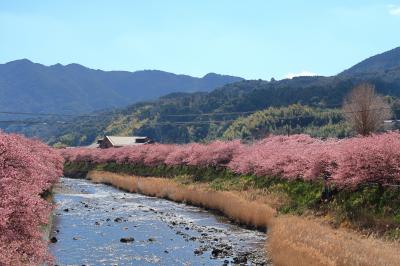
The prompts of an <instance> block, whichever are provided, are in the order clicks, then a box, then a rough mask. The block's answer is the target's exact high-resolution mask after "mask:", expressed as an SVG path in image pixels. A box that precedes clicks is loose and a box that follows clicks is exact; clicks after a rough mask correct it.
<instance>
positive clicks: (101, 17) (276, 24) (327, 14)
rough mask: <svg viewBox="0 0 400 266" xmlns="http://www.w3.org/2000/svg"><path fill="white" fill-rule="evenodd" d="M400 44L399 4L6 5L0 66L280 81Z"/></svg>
mask: <svg viewBox="0 0 400 266" xmlns="http://www.w3.org/2000/svg"><path fill="white" fill-rule="evenodd" d="M397 46H400V0H396V1H388V2H386V1H382V0H381V1H368V0H353V1H348V0H342V1H341V0H335V1H316V0H315V1H311V0H310V1H304V0H303V1H300V0H299V1H284V0H280V1H267V0H264V1H263V0H259V1H257V0H246V1H245V0H242V1H239V0H201V1H200V0H198V1H195V0H191V1H188V0H186V1H185V0H142V1H135V0H130V1H129V0H126V1H122V0H121V1H118V0H109V1H101V0H96V1H94V0H57V1H54V0H49V1H43V0H35V1H33V0H26V1H23V0H9V1H7V0H0V63H5V62H8V61H12V60H16V59H20V58H28V59H30V60H32V61H34V62H38V63H42V64H45V65H52V64H55V63H62V64H68V63H79V64H82V65H85V66H88V67H91V68H99V69H104V70H128V71H135V70H142V69H160V70H165V71H169V72H174V73H180V74H189V75H194V76H203V75H204V74H206V73H208V72H216V73H224V74H231V75H237V76H241V77H244V78H249V79H258V78H262V79H270V78H271V77H275V78H278V79H281V78H284V77H286V76H288V75H292V74H298V73H317V74H320V75H334V74H336V73H338V72H340V71H342V70H344V69H345V68H348V67H350V66H351V65H353V64H355V63H357V62H359V61H360V60H362V59H365V58H366V57H369V56H371V55H374V54H377V53H380V52H383V51H386V50H389V49H392V48H395V47H397Z"/></svg>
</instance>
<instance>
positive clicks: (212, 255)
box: [50, 178, 269, 265]
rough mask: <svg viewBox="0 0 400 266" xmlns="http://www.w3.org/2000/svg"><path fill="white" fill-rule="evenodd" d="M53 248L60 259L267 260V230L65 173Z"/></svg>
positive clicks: (260, 262)
mask: <svg viewBox="0 0 400 266" xmlns="http://www.w3.org/2000/svg"><path fill="white" fill-rule="evenodd" d="M55 191H56V193H55V202H56V209H55V211H54V213H55V219H54V226H53V229H52V231H53V232H52V240H53V241H52V242H55V243H51V244H50V252H51V253H52V254H53V255H54V257H55V260H56V263H57V264H58V265H232V264H243V265H266V264H269V260H268V259H267V257H266V254H265V240H266V234H265V233H262V232H258V231H253V230H248V229H245V228H241V227H239V226H237V225H234V224H232V223H230V222H229V221H228V220H227V219H226V218H224V217H222V216H219V215H216V214H214V213H211V212H208V211H205V210H203V209H200V208H197V207H192V206H187V205H185V204H181V203H175V202H171V201H167V200H164V199H158V198H153V197H147V196H143V195H139V194H134V193H125V192H123V191H120V190H118V189H115V188H112V187H110V186H106V185H103V184H94V183H91V182H90V181H87V180H80V179H68V178H62V180H61V182H60V184H59V186H58V188H57V189H56V190H55Z"/></svg>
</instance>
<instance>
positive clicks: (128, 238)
mask: <svg viewBox="0 0 400 266" xmlns="http://www.w3.org/2000/svg"><path fill="white" fill-rule="evenodd" d="M119 241H120V242H121V243H130V242H133V241H135V239H134V238H133V237H121V239H120V240H119Z"/></svg>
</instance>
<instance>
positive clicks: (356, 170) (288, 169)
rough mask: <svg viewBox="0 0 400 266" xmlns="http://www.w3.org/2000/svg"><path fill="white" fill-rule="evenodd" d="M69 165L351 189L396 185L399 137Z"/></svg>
mask: <svg viewBox="0 0 400 266" xmlns="http://www.w3.org/2000/svg"><path fill="white" fill-rule="evenodd" d="M62 155H63V156H64V158H65V160H66V161H68V162H88V163H94V164H96V163H107V162H116V163H118V164H135V165H146V166H155V165H168V166H177V165H189V166H197V167H227V168H228V169H230V170H231V171H233V172H235V173H238V174H255V175H258V176H266V177H268V176H278V177H280V178H283V179H287V180H294V179H304V180H311V181H312V180H321V178H323V177H325V178H327V180H329V182H331V183H334V184H335V185H336V186H338V187H342V188H348V189H353V188H355V187H357V186H358V185H360V184H364V183H371V182H372V183H379V184H382V185H391V184H399V183H400V133H399V132H388V133H385V134H380V135H371V136H367V137H354V138H349V139H342V140H338V139H329V140H320V139H316V138H311V137H310V136H308V135H293V136H272V137H268V138H265V139H263V140H261V141H258V142H256V143H253V144H250V145H246V144H241V143H240V142H239V141H230V142H222V141H215V142H212V143H209V144H198V143H193V144H187V145H167V144H164V145H163V144H155V145H143V146H134V147H124V148H117V149H106V150H102V149H87V148H72V149H65V150H63V151H62Z"/></svg>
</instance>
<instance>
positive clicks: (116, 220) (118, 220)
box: [114, 217, 122, 223]
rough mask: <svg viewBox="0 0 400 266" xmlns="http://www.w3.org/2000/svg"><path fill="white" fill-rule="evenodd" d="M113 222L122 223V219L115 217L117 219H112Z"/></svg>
mask: <svg viewBox="0 0 400 266" xmlns="http://www.w3.org/2000/svg"><path fill="white" fill-rule="evenodd" d="M114 222H116V223H122V218H121V217H117V218H115V219H114Z"/></svg>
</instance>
